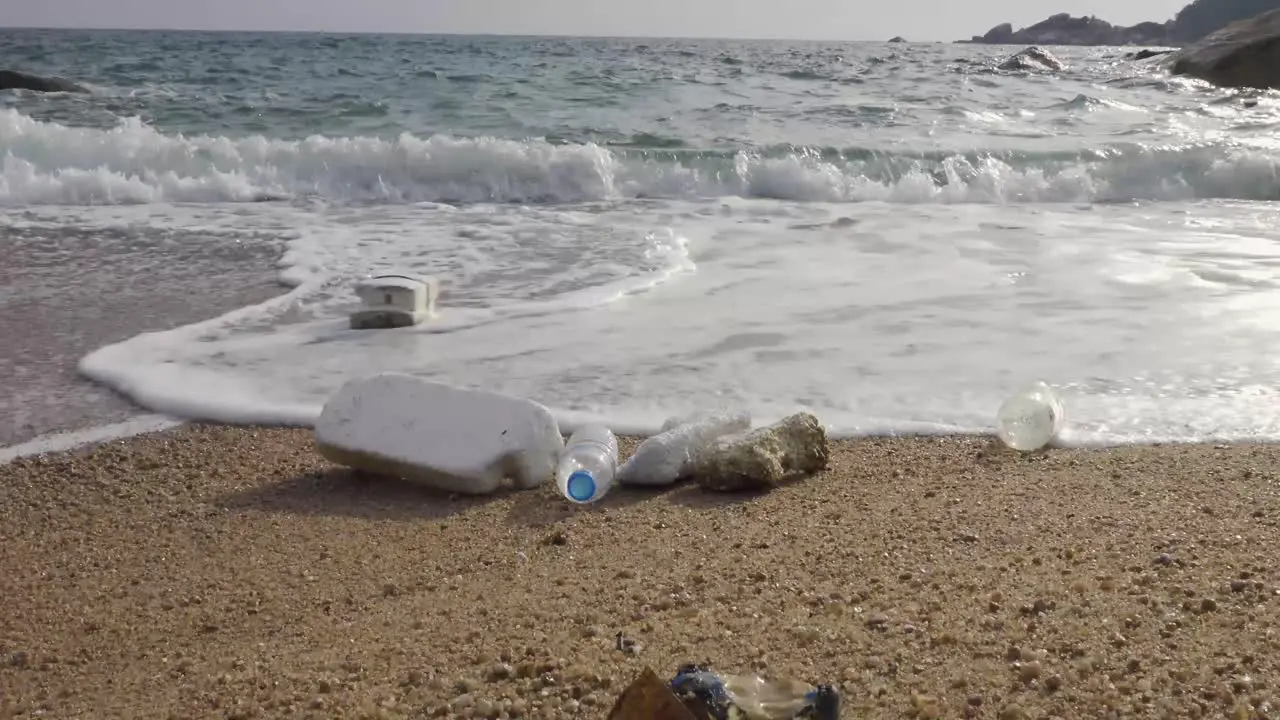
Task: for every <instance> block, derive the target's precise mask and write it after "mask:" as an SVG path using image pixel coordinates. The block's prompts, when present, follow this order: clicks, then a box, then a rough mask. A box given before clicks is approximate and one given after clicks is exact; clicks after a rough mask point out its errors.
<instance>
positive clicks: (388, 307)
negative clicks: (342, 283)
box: [350, 275, 440, 330]
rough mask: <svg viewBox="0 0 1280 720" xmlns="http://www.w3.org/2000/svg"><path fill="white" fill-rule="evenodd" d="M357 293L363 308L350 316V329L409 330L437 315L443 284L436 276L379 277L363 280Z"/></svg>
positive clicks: (356, 288)
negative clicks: (437, 300) (436, 310)
mask: <svg viewBox="0 0 1280 720" xmlns="http://www.w3.org/2000/svg"><path fill="white" fill-rule="evenodd" d="M355 292H356V295H357V296H358V297H359V298H360V301H361V307H360V309H358V310H356V311H355V312H353V313H352V314H351V318H350V319H351V327H353V328H356V329H359V330H368V329H376V328H393V327H407V326H410V325H417V324H418V323H420V322H422V321H424V320H426V319H427V318H429V317H431V316H432V315H434V314H435V309H436V298H437V297H439V294H440V284H439V282H438V281H437V280H436V279H435V278H433V277H416V276H410V275H378V276H376V277H372V278H368V279H365V280H361V281H360V282H359V283H357V284H356V287H355Z"/></svg>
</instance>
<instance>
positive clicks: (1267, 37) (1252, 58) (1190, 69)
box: [1170, 10, 1280, 90]
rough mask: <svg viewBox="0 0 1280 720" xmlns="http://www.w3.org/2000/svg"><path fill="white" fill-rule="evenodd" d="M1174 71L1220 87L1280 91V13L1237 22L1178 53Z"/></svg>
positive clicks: (1279, 11) (1276, 11)
mask: <svg viewBox="0 0 1280 720" xmlns="http://www.w3.org/2000/svg"><path fill="white" fill-rule="evenodd" d="M1170 70H1171V71H1172V72H1173V74H1174V75H1190V76H1191V77H1196V78H1200V79H1201V80H1205V81H1208V82H1210V83H1213V84H1214V85H1217V86H1219V87H1240V88H1258V89H1263V90H1267V89H1272V88H1280V10H1271V11H1269V12H1265V13H1262V14H1261V15H1257V16H1255V17H1252V18H1249V19H1248V20H1240V21H1239V22H1234V23H1232V24H1230V25H1228V26H1226V27H1224V28H1222V29H1221V30H1219V31H1217V32H1215V33H1212V34H1211V35H1209V36H1208V37H1206V38H1204V39H1203V40H1201V41H1200V42H1197V43H1196V44H1194V45H1192V46H1191V47H1188V48H1186V49H1184V50H1180V51H1178V52H1177V53H1176V54H1175V55H1174V56H1173V58H1172V64H1171V66H1170Z"/></svg>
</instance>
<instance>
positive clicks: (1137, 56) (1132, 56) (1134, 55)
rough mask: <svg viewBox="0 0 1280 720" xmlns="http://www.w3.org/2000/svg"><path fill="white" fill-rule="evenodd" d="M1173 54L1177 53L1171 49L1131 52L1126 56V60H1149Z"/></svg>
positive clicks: (1148, 49)
mask: <svg viewBox="0 0 1280 720" xmlns="http://www.w3.org/2000/svg"><path fill="white" fill-rule="evenodd" d="M1171 52H1175V51H1174V50H1173V49H1171V48H1170V49H1164V50H1154V49H1152V48H1147V49H1145V50H1139V51H1137V52H1131V53H1129V54H1127V55H1125V58H1126V59H1128V60H1146V59H1148V58H1153V57H1160V56H1161V55H1168V54H1169V53H1171Z"/></svg>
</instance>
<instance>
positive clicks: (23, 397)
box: [0, 224, 289, 448]
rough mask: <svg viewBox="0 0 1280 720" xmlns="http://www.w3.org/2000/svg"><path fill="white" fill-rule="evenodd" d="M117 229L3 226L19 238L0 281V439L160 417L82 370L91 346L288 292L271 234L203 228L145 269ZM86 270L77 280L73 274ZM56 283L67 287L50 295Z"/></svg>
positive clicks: (4, 442)
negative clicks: (241, 239) (225, 235)
mask: <svg viewBox="0 0 1280 720" xmlns="http://www.w3.org/2000/svg"><path fill="white" fill-rule="evenodd" d="M117 232H118V231H114V230H103V229H92V230H90V231H87V232H86V231H81V230H79V229H78V228H76V227H75V226H74V224H72V225H71V226H69V227H68V228H65V229H63V230H62V231H60V232H51V231H48V230H47V229H44V228H41V229H38V230H34V231H26V230H21V229H18V230H15V229H12V228H10V229H8V230H4V229H0V236H3V237H4V239H6V240H8V241H10V242H9V244H8V245H7V246H6V248H7V252H8V253H9V254H8V256H7V257H6V261H7V262H6V265H5V267H4V268H0V282H3V283H4V284H5V285H6V289H7V290H8V292H7V293H6V294H4V295H3V296H2V297H0V335H2V336H4V337H6V338H9V339H12V340H13V342H9V343H7V344H6V345H5V346H4V348H3V350H0V387H5V388H7V389H8V393H7V394H5V395H0V416H7V421H6V422H4V423H0V448H4V447H7V446H13V445H20V444H23V443H27V442H30V441H32V440H37V439H40V438H44V437H47V436H49V435H57V434H64V433H76V432H85V433H90V434H91V433H93V432H95V431H97V430H98V429H99V428H100V427H102V426H104V425H111V424H116V423H124V424H127V423H130V422H137V421H139V420H144V419H145V418H146V417H148V416H149V415H151V412H150V411H149V410H147V409H145V408H142V407H139V406H138V405H136V404H135V403H133V402H132V401H131V400H130V399H129V398H127V397H125V396H123V395H120V394H119V393H117V392H115V391H114V390H112V389H111V388H109V387H106V386H104V385H100V384H98V383H96V382H93V381H92V380H90V379H88V378H86V377H84V376H83V375H81V374H80V372H79V369H78V366H79V363H80V360H81V359H83V358H84V357H85V356H87V355H88V354H89V353H91V352H93V351H95V350H97V349H99V348H102V347H104V346H106V345H111V344H114V343H117V342H121V341H124V340H127V339H129V338H132V337H135V336H137V335H139V334H141V333H146V332H155V331H164V330H170V329H173V328H177V327H180V326H183V325H187V324H190V323H193V322H199V321H202V320H207V319H209V318H214V317H218V316H220V315H222V314H224V313H226V312H229V311H232V310H236V309H237V308H242V307H245V306H248V305H254V304H257V303H260V302H264V301H266V300H269V299H270V298H272V297H276V296H279V295H282V294H284V293H286V292H288V290H289V288H288V287H286V286H284V285H282V284H281V283H280V280H279V277H278V271H277V270H276V269H275V263H276V261H277V260H278V258H279V254H280V248H279V246H278V245H275V244H272V243H267V242H264V243H261V244H253V243H244V244H240V245H229V244H228V243H227V242H226V241H225V240H224V239H221V238H207V237H204V236H202V235H201V234H199V233H198V232H197V233H194V234H192V235H191V236H189V237H187V238H185V242H186V243H188V245H186V246H179V247H173V248H166V249H164V250H159V251H157V252H158V253H159V254H158V255H157V257H163V259H164V262H148V263H147V272H146V273H145V275H142V276H141V277H135V275H136V264H137V263H138V262H139V255H138V252H137V250H136V248H134V247H133V246H131V245H129V244H128V243H113V242H111V241H113V240H119V239H120V238H118V237H116V234H115V233H117ZM68 278H75V279H76V281H75V282H68ZM49 288H58V291H57V292H51V291H50V289H49Z"/></svg>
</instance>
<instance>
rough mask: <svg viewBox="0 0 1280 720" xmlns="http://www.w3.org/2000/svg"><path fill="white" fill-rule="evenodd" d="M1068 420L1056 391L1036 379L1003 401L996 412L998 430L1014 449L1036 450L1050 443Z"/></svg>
mask: <svg viewBox="0 0 1280 720" xmlns="http://www.w3.org/2000/svg"><path fill="white" fill-rule="evenodd" d="M1065 420H1066V414H1065V413H1064V412H1063V409H1062V401H1061V400H1059V399H1058V395H1057V393H1055V392H1054V391H1053V388H1051V387H1049V386H1048V385H1047V384H1045V383H1043V382H1039V381H1037V382H1035V383H1032V384H1031V385H1029V386H1028V387H1026V388H1024V389H1023V390H1022V391H1021V392H1019V393H1018V394H1016V395H1014V396H1013V397H1010V398H1009V399H1008V400H1005V401H1004V403H1003V404H1002V405H1001V406H1000V411H999V412H998V413H997V414H996V432H997V434H999V436H1000V440H1001V441H1003V442H1004V444H1005V445H1008V446H1009V447H1011V448H1013V449H1014V450H1021V451H1022V452H1033V451H1035V450H1039V449H1040V448H1042V447H1044V446H1045V445H1048V444H1049V442H1050V441H1052V440H1053V438H1054V437H1055V436H1056V435H1057V434H1058V431H1059V430H1061V429H1062V424H1063V422H1064V421H1065Z"/></svg>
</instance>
